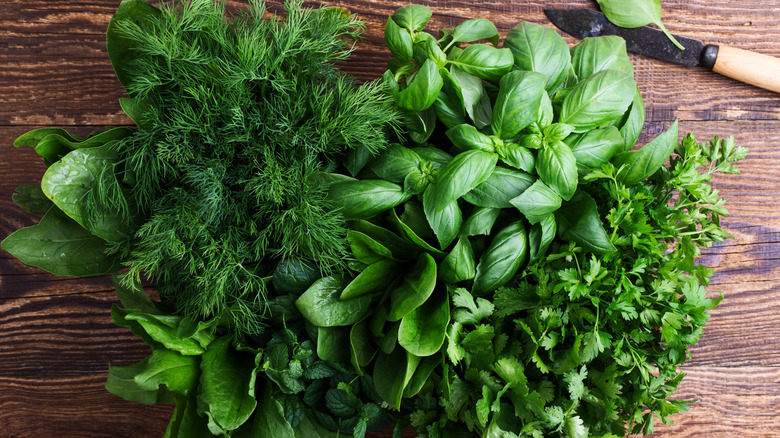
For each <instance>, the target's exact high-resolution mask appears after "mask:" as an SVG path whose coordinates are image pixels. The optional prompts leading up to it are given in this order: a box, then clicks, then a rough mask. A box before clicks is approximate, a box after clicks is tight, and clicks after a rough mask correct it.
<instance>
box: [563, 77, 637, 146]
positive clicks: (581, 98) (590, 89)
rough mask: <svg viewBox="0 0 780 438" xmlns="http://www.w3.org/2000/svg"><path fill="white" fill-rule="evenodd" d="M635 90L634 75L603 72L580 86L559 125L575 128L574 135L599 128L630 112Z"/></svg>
mask: <svg viewBox="0 0 780 438" xmlns="http://www.w3.org/2000/svg"><path fill="white" fill-rule="evenodd" d="M635 90H636V83H635V82H634V78H633V77H632V76H631V75H628V74H626V73H624V72H621V71H617V70H604V71H600V72H598V73H596V74H594V75H592V76H590V77H589V78H587V79H585V80H584V81H582V82H580V83H579V84H577V85H576V86H575V87H574V89H572V90H571V92H570V93H569V94H568V95H567V96H566V98H565V99H564V101H563V106H562V107H561V112H560V119H559V121H560V122H561V123H566V124H569V125H572V126H574V127H575V131H574V132H585V131H589V130H591V129H593V128H598V127H599V126H602V125H604V124H606V123H608V122H611V121H613V120H615V119H617V118H619V117H620V116H621V115H623V113H625V112H626V110H627V109H628V106H629V105H630V104H631V102H632V101H633V98H634V93H635Z"/></svg>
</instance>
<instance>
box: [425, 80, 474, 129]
mask: <svg viewBox="0 0 780 438" xmlns="http://www.w3.org/2000/svg"><path fill="white" fill-rule="evenodd" d="M446 71H447V70H441V72H442V75H445V74H449V73H445V72H446ZM450 76H451V75H450ZM433 111H434V112H435V113H436V117H437V118H438V119H439V121H440V122H442V123H443V124H444V126H446V127H447V128H452V127H454V126H457V125H461V124H463V123H466V116H465V114H464V106H463V100H462V96H461V99H460V101H458V100H457V97H452V95H451V94H450V93H448V92H445V91H441V92H439V96H438V97H437V98H436V102H433Z"/></svg>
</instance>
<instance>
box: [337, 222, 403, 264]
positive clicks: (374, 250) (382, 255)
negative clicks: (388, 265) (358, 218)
mask: <svg viewBox="0 0 780 438" xmlns="http://www.w3.org/2000/svg"><path fill="white" fill-rule="evenodd" d="M347 241H348V242H349V247H350V249H351V250H352V255H353V256H354V257H355V260H357V261H358V262H360V263H365V264H367V265H370V264H372V263H375V262H379V261H382V260H393V253H392V251H390V249H388V248H387V247H386V246H384V245H382V244H381V243H379V242H377V241H376V240H374V239H372V238H371V237H369V236H368V235H366V234H364V233H361V232H359V231H355V230H349V231H347Z"/></svg>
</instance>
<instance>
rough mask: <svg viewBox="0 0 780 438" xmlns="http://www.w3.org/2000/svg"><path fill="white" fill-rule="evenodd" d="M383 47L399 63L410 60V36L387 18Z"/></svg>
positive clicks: (391, 19) (411, 49) (390, 18)
mask: <svg viewBox="0 0 780 438" xmlns="http://www.w3.org/2000/svg"><path fill="white" fill-rule="evenodd" d="M385 45H386V46H387V48H388V49H390V53H392V54H393V56H395V57H396V58H398V59H399V60H401V62H409V61H411V60H412V51H413V48H412V35H411V34H409V32H408V31H406V30H404V29H401V26H399V25H398V24H397V23H396V22H395V20H393V18H392V17H388V19H387V24H385Z"/></svg>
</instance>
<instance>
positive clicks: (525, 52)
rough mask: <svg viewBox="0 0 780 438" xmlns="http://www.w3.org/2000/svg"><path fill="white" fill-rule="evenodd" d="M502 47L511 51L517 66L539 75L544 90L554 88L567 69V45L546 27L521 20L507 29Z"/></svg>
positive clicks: (559, 83)
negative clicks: (540, 75) (543, 78)
mask: <svg viewBox="0 0 780 438" xmlns="http://www.w3.org/2000/svg"><path fill="white" fill-rule="evenodd" d="M504 47H507V48H509V50H511V51H512V55H513V57H514V63H515V67H516V68H517V69H519V70H523V71H535V72H538V73H541V74H543V75H544V76H545V77H546V81H545V82H546V89H547V90H548V91H553V90H555V89H557V88H558V87H559V86H560V85H561V84H562V83H563V81H564V80H565V79H566V76H567V74H568V73H569V69H570V68H571V57H570V55H569V45H568V44H567V43H566V40H564V39H563V38H562V37H561V36H560V35H558V32H556V31H555V29H551V28H549V27H547V26H542V25H540V24H536V23H531V22H522V23H520V24H518V25H517V26H515V27H514V28H513V29H512V30H510V31H509V33H508V34H507V36H506V39H505V40H504Z"/></svg>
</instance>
